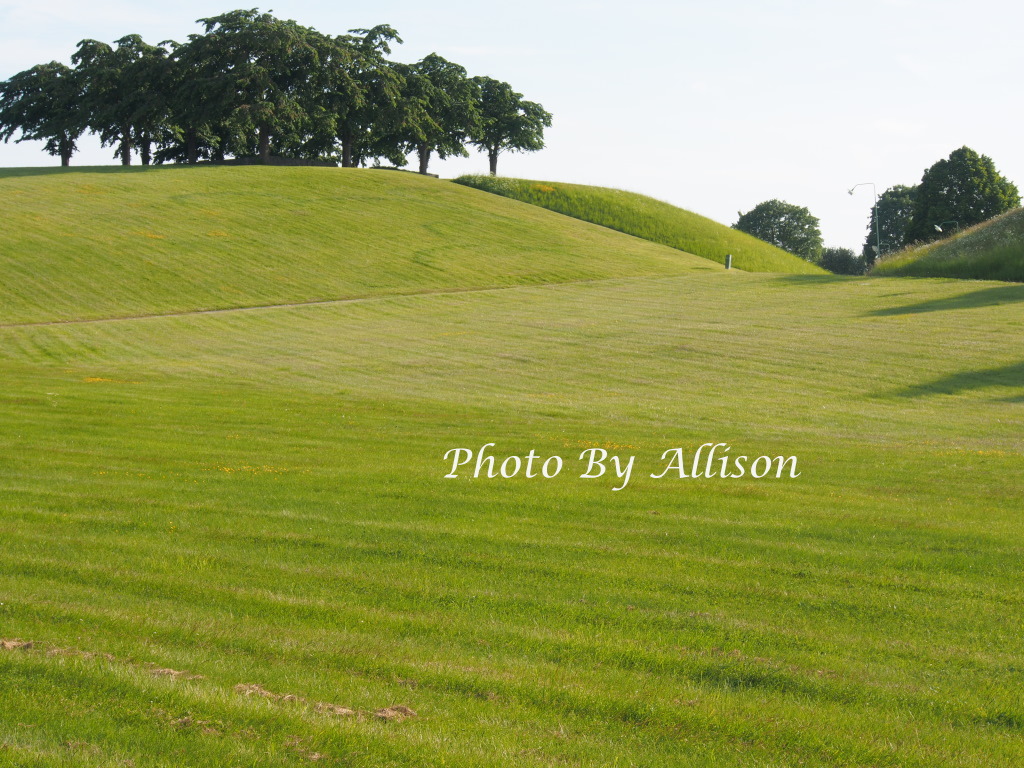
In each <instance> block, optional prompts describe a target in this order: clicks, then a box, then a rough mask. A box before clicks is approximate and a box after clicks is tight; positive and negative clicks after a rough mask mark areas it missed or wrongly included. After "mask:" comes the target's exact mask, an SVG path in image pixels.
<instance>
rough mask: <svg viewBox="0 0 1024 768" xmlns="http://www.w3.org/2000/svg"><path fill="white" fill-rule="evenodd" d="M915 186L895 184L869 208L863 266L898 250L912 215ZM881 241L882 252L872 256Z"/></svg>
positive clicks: (915, 195) (869, 264) (915, 192)
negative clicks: (877, 229)
mask: <svg viewBox="0 0 1024 768" xmlns="http://www.w3.org/2000/svg"><path fill="white" fill-rule="evenodd" d="M916 197H917V187H906V186H903V185H902V184H897V185H896V186H895V187H890V188H889V189H887V190H885V192H883V193H882V194H881V195H879V196H878V202H877V203H875V205H874V206H872V208H871V216H870V218H869V219H868V232H867V239H866V240H865V242H864V250H863V251H862V253H863V257H864V263H865V265H866V266H869V267H870V266H871V265H872V264H874V263H875V259H876V258H879V257H881V256H886V255H888V254H890V253H893V252H894V251H897V250H899V248H900V247H901V246H902V245H903V242H904V240H905V239H906V234H907V229H908V228H909V227H910V221H911V218H912V217H913V213H914V200H915V199H916ZM876 214H877V216H878V228H879V231H878V233H876V232H875V216H876ZM879 239H881V241H882V247H881V253H877V254H876V253H875V246H876V245H877V243H878V240H879Z"/></svg>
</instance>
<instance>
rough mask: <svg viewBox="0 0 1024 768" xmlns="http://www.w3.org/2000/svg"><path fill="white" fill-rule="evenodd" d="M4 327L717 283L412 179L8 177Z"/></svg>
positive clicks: (542, 218) (3, 180)
mask: <svg viewBox="0 0 1024 768" xmlns="http://www.w3.org/2000/svg"><path fill="white" fill-rule="evenodd" d="M0 184H2V185H3V192H4V199H5V200H6V201H8V205H7V206H6V207H5V210H4V222H3V227H4V229H3V239H4V242H3V243H2V244H0V274H2V275H3V276H4V293H3V302H2V304H0V322H4V321H7V322H17V321H33V320H42V319H53V320H59V319H64V318H69V317H76V318H77V317H88V318H98V317H112V316H125V315H133V314H141V313H152V312H179V311H183V310H193V309H216V308H221V307H237V306H259V305H266V304H277V303H288V302H292V303H293V302H300V301H320V300H333V299H342V298H357V297H367V296H381V295H390V294H394V293H422V292H427V291H448V290H460V289H465V288H478V287H490V286H510V285H529V284H547V283H561V282H571V281H579V280H594V279H602V278H607V277H622V276H644V275H670V274H682V273H686V272H689V271H691V270H693V269H709V270H711V269H715V270H717V269H720V267H719V266H718V265H716V264H713V263H712V262H709V261H708V260H706V259H701V258H697V257H695V256H692V255H690V254H683V253H679V252H678V251H675V250H672V249H669V248H666V247H663V246H656V245H652V244H651V243H647V242H643V241H640V240H633V239H628V238H623V237H617V236H615V235H614V234H613V233H609V232H608V231H607V230H606V229H604V228H603V227H598V226H594V225H592V224H584V223H582V222H579V221H574V220H571V219H567V218H566V217H564V216H558V215H555V214H552V213H550V212H548V211H544V210H540V209H537V208H535V207H532V206H525V205H522V204H520V203H515V202H512V201H510V200H503V199H500V198H495V197H493V196H491V195H482V194H480V193H479V192H475V191H473V190H469V189H466V188H465V187H460V186H457V185H455V184H448V183H438V182H437V181H436V180H435V179H428V178H423V177H421V176H419V175H417V174H411V173H389V172H385V171H374V172H368V173H364V172H360V171H352V170H349V169H337V168H282V169H279V172H278V173H276V174H275V175H274V178H273V180H272V181H268V180H267V177H266V176H265V175H264V171H263V170H262V169H259V168H227V167H210V166H207V167H194V168H188V167H178V168H174V167H170V168H160V169H154V170H151V171H149V172H147V171H146V170H145V169H142V168H136V169H129V170H128V171H123V170H121V169H119V168H105V169H98V168H97V169H82V170H73V171H70V172H61V171H60V170H59V169H51V170H50V171H49V172H46V171H42V170H41V169H28V170H27V171H26V170H22V169H8V170H2V169H0Z"/></svg>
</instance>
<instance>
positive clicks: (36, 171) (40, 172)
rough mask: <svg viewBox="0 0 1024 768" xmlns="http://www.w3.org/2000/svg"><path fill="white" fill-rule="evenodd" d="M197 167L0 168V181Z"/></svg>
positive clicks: (169, 164)
mask: <svg viewBox="0 0 1024 768" xmlns="http://www.w3.org/2000/svg"><path fill="white" fill-rule="evenodd" d="M182 167H192V168H195V167H199V166H186V165H184V164H177V163H167V164H164V165H77V166H76V165H72V166H71V167H69V168H61V167H60V166H59V165H51V166H43V167H31V168H0V179H14V178H18V177H21V176H57V175H61V174H64V175H66V174H74V173H146V172H148V171H153V170H156V169H159V168H163V169H166V168H182Z"/></svg>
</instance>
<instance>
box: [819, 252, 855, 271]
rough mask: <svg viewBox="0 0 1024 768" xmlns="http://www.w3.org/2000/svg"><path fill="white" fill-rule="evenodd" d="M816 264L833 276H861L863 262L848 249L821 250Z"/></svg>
mask: <svg viewBox="0 0 1024 768" xmlns="http://www.w3.org/2000/svg"><path fill="white" fill-rule="evenodd" d="M818 264H820V265H821V268H822V269H827V270H828V271H829V272H831V273H832V274H834V275H863V274H864V269H865V265H864V260H863V259H861V258H859V257H858V256H857V255H856V254H855V253H854V252H853V251H852V250H851V249H850V248H823V249H822V251H821V258H820V259H819V260H818Z"/></svg>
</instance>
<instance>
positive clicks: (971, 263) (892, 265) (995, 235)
mask: <svg viewBox="0 0 1024 768" xmlns="http://www.w3.org/2000/svg"><path fill="white" fill-rule="evenodd" d="M872 274H876V275H904V276H910V277H954V278H960V279H965V280H1008V281H1013V282H1024V209H1021V208H1017V209H1015V210H1012V211H1009V212H1007V213H1004V214H1002V215H1001V216H997V217H995V218H993V219H990V220H988V221H985V222H982V223H981V224H977V225H975V226H974V227H972V228H970V229H968V230H966V231H961V232H959V233H957V234H955V235H953V236H952V237H947V238H946V239H945V240H939V241H935V242H931V243H928V244H926V245H923V246H918V247H914V248H908V249H906V250H904V251H901V252H899V253H897V254H894V255H893V256H891V257H889V258H886V259H883V260H881V261H879V262H877V263H876V264H875V266H874V269H873V270H872Z"/></svg>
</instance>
